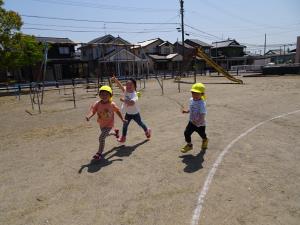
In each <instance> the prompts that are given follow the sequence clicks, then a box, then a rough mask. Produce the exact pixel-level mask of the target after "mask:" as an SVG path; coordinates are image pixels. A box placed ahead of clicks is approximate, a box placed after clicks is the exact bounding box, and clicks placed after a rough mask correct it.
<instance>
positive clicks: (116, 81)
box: [111, 74, 125, 92]
mask: <svg viewBox="0 0 300 225" xmlns="http://www.w3.org/2000/svg"><path fill="white" fill-rule="evenodd" d="M111 80H112V81H114V82H115V83H116V84H117V86H118V87H119V88H120V89H121V90H122V91H123V92H125V87H124V86H123V85H122V84H121V82H120V81H119V80H118V79H117V78H116V77H115V75H114V74H113V75H112V78H111Z"/></svg>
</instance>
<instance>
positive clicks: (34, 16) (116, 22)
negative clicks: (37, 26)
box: [21, 14, 179, 25]
mask: <svg viewBox="0 0 300 225" xmlns="http://www.w3.org/2000/svg"><path fill="white" fill-rule="evenodd" d="M21 16H22V17H28V18H38V19H47V20H63V21H77V22H89V23H110V24H133V25H175V24H176V25H178V24H179V23H159V22H124V21H106V20H88V19H74V18H63V17H50V16H36V15H26V14H22V15H21Z"/></svg>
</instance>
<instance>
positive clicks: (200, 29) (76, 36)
mask: <svg viewBox="0 0 300 225" xmlns="http://www.w3.org/2000/svg"><path fill="white" fill-rule="evenodd" d="M4 7H5V8H6V9H10V10H14V11H17V12H18V13H19V14H21V15H23V16H22V19H23V22H24V25H23V32H24V33H27V34H33V35H37V36H51V37H68V38H70V39H71V40H73V41H75V42H88V41H90V40H92V39H94V38H96V37H99V36H103V35H105V34H112V35H114V36H118V35H120V36H121V37H122V38H124V39H126V40H128V41H129V42H131V43H137V42H138V41H144V40H148V39H152V38H156V37H160V38H162V39H164V40H168V41H170V42H175V41H176V40H177V39H179V40H180V39H181V34H180V33H179V32H178V31H177V29H176V28H177V27H179V25H178V24H176V23H180V13H179V0H160V1H158V0H152V1H142V0H126V1H124V0H123V1H122V0H102V1H100V0H65V1H60V0H5V5H4ZM184 7H185V14H184V18H185V21H184V22H185V24H186V25H187V26H185V30H186V33H187V34H189V36H186V38H196V39H199V40H202V41H204V42H206V43H209V44H211V43H212V42H213V41H220V40H222V39H227V38H234V39H236V40H237V41H238V42H240V43H243V44H245V45H247V46H248V49H247V50H251V51H253V52H254V51H257V52H259V51H260V50H262V45H263V44H264V34H265V33H266V34H267V45H268V48H269V49H270V48H273V49H274V48H279V46H280V45H282V46H283V45H285V44H293V43H296V37H297V36H300V13H299V9H300V1H299V0H264V1H263V0H251V1H249V0H223V1H220V0H185V1H184ZM28 16H42V17H57V18H71V19H77V20H88V21H90V22H88V21H74V20H57V19H56V20H54V19H49V18H48V19H45V18H36V17H28ZM95 21H105V22H95ZM111 22H125V24H124V23H111ZM133 22H134V23H159V24H127V23H133ZM290 48H294V47H293V46H291V47H290Z"/></svg>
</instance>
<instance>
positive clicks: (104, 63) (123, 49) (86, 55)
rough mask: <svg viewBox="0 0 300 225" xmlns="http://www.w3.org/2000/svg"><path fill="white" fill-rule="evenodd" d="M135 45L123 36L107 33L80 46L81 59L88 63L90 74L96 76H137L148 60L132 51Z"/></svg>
mask: <svg viewBox="0 0 300 225" xmlns="http://www.w3.org/2000/svg"><path fill="white" fill-rule="evenodd" d="M133 46H134V45H133V44H131V43H130V42H128V41H126V40H124V39H123V38H121V37H119V36H118V37H114V36H112V35H105V36H103V37H98V38H95V39H94V40H92V41H90V42H88V43H87V44H84V45H83V46H82V47H80V50H81V59H82V60H83V61H85V62H87V63H88V65H89V74H90V76H91V77H95V76H100V77H104V76H111V74H112V73H115V74H117V75H118V76H129V75H130V76H132V75H134V76H137V75H138V74H141V72H142V68H143V67H144V66H145V64H146V61H145V60H143V59H141V58H140V57H138V56H137V55H135V54H134V53H133V52H132V50H131V49H132V47H133Z"/></svg>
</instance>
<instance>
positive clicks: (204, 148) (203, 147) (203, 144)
mask: <svg viewBox="0 0 300 225" xmlns="http://www.w3.org/2000/svg"><path fill="white" fill-rule="evenodd" d="M207 145H208V138H206V139H204V140H203V141H202V147H201V149H202V150H206V149H207Z"/></svg>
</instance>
